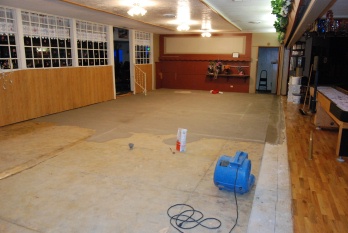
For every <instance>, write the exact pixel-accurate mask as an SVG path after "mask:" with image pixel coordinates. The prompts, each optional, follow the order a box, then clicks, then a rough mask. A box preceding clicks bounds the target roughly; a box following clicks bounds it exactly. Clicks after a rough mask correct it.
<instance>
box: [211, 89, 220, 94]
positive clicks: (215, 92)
mask: <svg viewBox="0 0 348 233" xmlns="http://www.w3.org/2000/svg"><path fill="white" fill-rule="evenodd" d="M210 93H212V94H219V90H211V91H210Z"/></svg>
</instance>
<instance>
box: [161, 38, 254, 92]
mask: <svg viewBox="0 0 348 233" xmlns="http://www.w3.org/2000/svg"><path fill="white" fill-rule="evenodd" d="M236 35H239V36H244V37H246V49H245V54H240V57H239V58H232V55H231V54H164V53H163V51H164V38H165V37H168V36H186V37H187V36H188V35H161V36H160V57H159V62H157V63H156V88H157V89H158V88H169V89H190V90H219V91H224V92H244V93H248V92H249V76H248V75H249V74H250V57H251V34H233V36H234V37H235V36H236ZM189 36H192V37H197V35H189ZM199 36H200V35H199ZM214 36H216V35H214ZM222 36H226V35H222ZM212 60H219V61H222V63H223V64H224V65H227V64H228V65H232V66H233V68H232V73H233V74H237V68H236V67H237V66H243V69H244V71H245V74H246V76H233V77H232V76H228V77H227V76H219V77H217V78H214V77H213V76H208V75H207V71H208V65H209V62H210V61H212Z"/></svg>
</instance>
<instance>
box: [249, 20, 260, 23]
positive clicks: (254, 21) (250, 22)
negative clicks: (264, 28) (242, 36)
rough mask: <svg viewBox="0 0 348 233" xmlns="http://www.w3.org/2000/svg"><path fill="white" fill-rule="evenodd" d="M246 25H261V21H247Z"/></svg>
mask: <svg viewBox="0 0 348 233" xmlns="http://www.w3.org/2000/svg"><path fill="white" fill-rule="evenodd" d="M248 23H252V24H259V23H261V21H259V20H257V21H249V22H248Z"/></svg>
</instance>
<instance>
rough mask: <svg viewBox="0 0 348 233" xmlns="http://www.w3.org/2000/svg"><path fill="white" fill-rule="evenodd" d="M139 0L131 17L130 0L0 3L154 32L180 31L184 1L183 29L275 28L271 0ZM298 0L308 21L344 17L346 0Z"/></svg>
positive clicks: (347, 13)
mask: <svg viewBox="0 0 348 233" xmlns="http://www.w3.org/2000/svg"><path fill="white" fill-rule="evenodd" d="M141 2H142V4H143V5H144V8H145V9H146V10H147V13H146V14H145V15H144V16H135V17H131V16H129V15H128V14H127V11H128V10H129V8H130V7H131V5H132V3H133V0H25V1H23V0H1V3H0V4H1V5H5V6H10V7H16V8H20V9H25V10H30V11H36V12H44V13H48V14H54V15H59V16H65V17H72V18H76V19H81V20H87V21H92V22H97V23H102V24H108V25H113V26H114V27H119V28H126V29H137V30H142V31H147V32H152V33H157V34H176V33H183V32H179V31H177V29H176V28H177V26H178V5H184V8H183V9H186V10H189V12H190V20H189V22H190V23H189V24H190V29H189V31H188V32H184V33H201V32H202V22H203V20H207V19H208V20H210V21H211V31H212V33H230V32H239V33H257V32H274V31H275V30H274V27H273V23H274V20H275V16H274V15H272V14H271V11H272V8H271V0H141ZM301 2H308V5H309V6H310V8H314V9H316V11H314V14H317V15H313V13H312V15H311V17H312V18H314V19H312V18H309V20H312V21H311V22H314V20H315V19H316V18H317V17H320V14H323V13H324V10H328V9H327V8H328V7H330V9H332V10H333V12H334V17H335V18H336V17H337V18H338V17H339V18H348V1H347V0H330V1H328V0H311V1H305V0H301ZM323 2H325V4H323ZM329 3H330V4H329ZM185 4H186V5H185ZM308 5H306V6H304V7H305V10H304V11H303V13H302V15H301V18H299V19H298V21H301V20H302V21H303V19H302V17H306V12H305V11H306V10H307V9H306V8H307V7H308ZM331 5H332V6H331ZM302 9H304V8H302ZM312 10H313V9H312ZM317 12H319V13H317ZM306 23H307V22H306ZM306 26H307V25H306ZM301 33H303V32H301Z"/></svg>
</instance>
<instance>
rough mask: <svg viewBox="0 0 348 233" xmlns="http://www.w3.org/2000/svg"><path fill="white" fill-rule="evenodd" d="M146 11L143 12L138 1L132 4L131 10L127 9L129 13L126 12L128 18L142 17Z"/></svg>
mask: <svg viewBox="0 0 348 233" xmlns="http://www.w3.org/2000/svg"><path fill="white" fill-rule="evenodd" d="M146 12H147V10H145V9H144V8H142V7H141V6H140V3H139V2H138V1H136V2H134V3H133V7H132V8H131V9H129V11H128V12H127V13H128V14H129V15H130V16H134V15H142V16H144V15H145V14H146Z"/></svg>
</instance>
